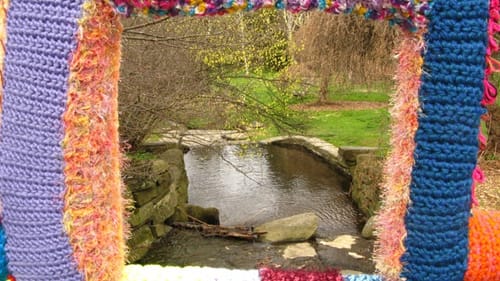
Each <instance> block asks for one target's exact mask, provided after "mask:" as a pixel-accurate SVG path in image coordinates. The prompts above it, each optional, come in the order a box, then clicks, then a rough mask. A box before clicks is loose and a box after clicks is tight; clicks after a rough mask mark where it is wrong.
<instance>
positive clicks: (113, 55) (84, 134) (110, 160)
mask: <svg viewBox="0 0 500 281" xmlns="http://www.w3.org/2000/svg"><path fill="white" fill-rule="evenodd" d="M79 24H80V28H79V32H78V34H77V36H78V45H77V48H76V50H75V52H74V53H73V56H72V58H71V64H70V71H71V74H70V81H69V94H68V100H67V108H66V112H65V113H64V117H63V118H64V125H65V136H64V140H63V149H64V159H65V162H66V166H65V169H64V173H65V176H66V178H65V183H66V188H67V190H66V193H65V210H64V212H65V213H64V225H65V229H66V231H67V232H68V235H69V238H70V243H71V245H72V247H73V252H74V257H75V259H76V261H77V264H78V267H79V270H80V271H81V272H82V273H83V274H84V276H85V280H96V281H97V280H98V281H108V280H109V281H116V280H120V279H121V275H122V271H123V269H124V265H125V254H126V253H125V251H126V250H125V232H126V231H127V230H126V229H124V214H125V211H124V201H123V199H122V182H121V178H120V159H121V155H120V149H119V140H118V110H117V107H118V105H117V95H118V79H119V66H120V55H121V53H120V40H121V32H122V26H121V24H120V22H119V19H118V17H117V15H116V14H115V12H114V10H113V8H112V7H111V6H110V5H108V4H105V3H104V1H103V0H90V1H87V2H85V3H84V5H83V18H82V19H81V20H80V21H79Z"/></svg>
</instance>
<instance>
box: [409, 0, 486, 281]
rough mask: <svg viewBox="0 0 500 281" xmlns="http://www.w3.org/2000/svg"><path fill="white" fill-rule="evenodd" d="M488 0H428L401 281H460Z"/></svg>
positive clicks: (474, 159) (479, 111) (465, 250)
mask: <svg viewBox="0 0 500 281" xmlns="http://www.w3.org/2000/svg"><path fill="white" fill-rule="evenodd" d="M488 8H489V1H488V0H455V1H445V0H442V1H433V6H432V9H431V11H430V13H429V14H428V17H429V24H428V33H427V34H426V36H425V42H426V47H425V54H424V65H423V69H424V74H423V75H422V86H421V88H420V92H419V101H420V108H421V112H420V113H419V116H418V130H417V132H416V135H415V141H416V147H415V153H414V155H415V165H414V167H413V171H412V182H411V185H410V202H411V203H410V205H409V208H408V212H407V215H406V218H405V223H406V230H407V236H406V239H405V241H404V243H405V244H404V245H405V247H406V252H405V253H404V255H403V257H402V262H403V264H404V267H403V271H402V273H401V276H402V277H403V278H407V280H447V281H461V280H463V278H464V274H465V270H466V269H467V256H468V245H469V241H468V232H469V231H468V223H469V216H470V206H471V185H472V179H471V175H472V172H473V170H474V168H475V166H476V162H477V154H478V148H479V143H478V134H479V130H478V128H479V121H480V117H481V115H482V114H483V113H484V109H483V108H482V107H481V99H482V97H483V80H484V65H485V64H486V61H485V56H486V42H487V34H486V30H487V20H488Z"/></svg>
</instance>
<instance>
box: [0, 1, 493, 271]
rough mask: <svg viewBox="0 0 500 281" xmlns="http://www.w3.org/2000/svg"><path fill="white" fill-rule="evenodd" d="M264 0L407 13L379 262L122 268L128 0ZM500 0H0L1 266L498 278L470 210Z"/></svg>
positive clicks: (291, 6) (136, 9)
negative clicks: (359, 268)
mask: <svg viewBox="0 0 500 281" xmlns="http://www.w3.org/2000/svg"><path fill="white" fill-rule="evenodd" d="M266 7H275V8H284V9H287V10H289V11H292V12H299V11H308V10H312V9H319V10H323V11H325V12H328V13H333V14H339V13H356V14H360V15H362V16H364V17H365V18H367V19H376V20H387V21H388V22H389V23H390V24H392V25H397V26H399V27H400V28H401V29H402V32H401V34H402V35H401V36H402V38H401V44H400V46H399V48H398V49H397V54H398V56H397V58H398V61H399V66H398V70H397V73H396V82H397V87H396V91H395V93H394V95H393V97H392V105H393V107H392V109H391V112H390V113H391V116H392V118H393V122H392V127H391V146H392V148H391V151H390V153H389V155H388V157H387V160H386V165H385V169H384V183H383V186H382V193H383V196H382V197H383V202H382V208H381V211H380V212H379V214H377V218H376V228H377V236H378V239H377V242H376V251H375V261H376V267H377V271H378V275H359V276H341V275H340V274H339V273H338V272H336V271H328V272H303V271H279V270H273V269H261V270H260V271H252V272H245V271H224V270H220V271H217V270H208V269H207V270H206V271H204V269H199V268H191V269H189V268H188V269H172V268H161V267H137V266H135V267H127V268H126V267H125V255H126V249H125V237H126V232H127V227H126V223H125V212H124V207H123V206H124V204H123V202H124V201H123V199H122V198H123V197H122V183H121V180H120V159H121V156H120V150H119V142H118V114H117V112H118V111H117V95H118V87H117V84H118V79H119V64H120V38H121V31H122V28H121V24H120V21H119V15H120V14H121V15H124V16H130V15H136V14H139V13H142V14H146V15H150V16H155V17H158V16H192V15H196V16H202V15H222V14H226V13H232V12H235V11H252V10H256V9H260V8H266ZM499 10H500V1H499V0H490V1H488V0H455V1H449V0H433V1H428V0H370V1H367V0H305V1H302V0H301V1H299V0H287V1H283V0H187V1H184V0H113V1H112V0H74V1H58V0H44V1H39V0H29V1H28V0H8V1H7V0H0V117H1V118H0V196H1V202H2V206H3V211H2V224H3V226H4V227H5V235H4V232H3V231H2V230H1V229H0V280H5V275H6V274H7V271H8V272H10V273H12V275H13V276H15V277H16V278H17V279H18V280H100V281H101V280H102V281H107V280H113V281H118V280H172V279H170V277H169V276H170V275H172V278H177V277H179V276H181V275H182V274H187V275H188V276H190V277H189V278H191V279H187V280H196V279H193V278H194V277H193V276H194V275H193V274H195V273H196V274H199V276H201V277H200V278H213V279H208V280H236V279H224V278H222V277H218V276H217V274H226V275H229V276H231V275H234V276H236V275H237V276H241V278H243V279H242V280H257V279H259V280H381V279H382V278H384V280H401V279H405V280H457V281H458V280H500V246H499V244H500V242H499V241H500V231H499V225H500V215H499V213H498V212H494V211H490V212H487V211H480V210H476V209H473V210H472V211H471V206H472V205H474V204H475V201H474V196H473V195H474V194H473V191H474V187H475V182H476V181H480V180H481V175H482V173H481V171H480V169H479V168H478V167H477V155H478V152H479V147H480V145H481V144H482V143H483V142H484V137H483V136H482V135H481V134H480V130H479V127H480V118H481V115H482V114H484V113H485V110H484V105H487V104H491V103H493V102H494V100H495V97H496V88H495V87H494V86H493V85H492V84H491V83H490V82H489V76H490V75H491V74H492V73H493V72H495V71H498V69H500V67H499V66H500V63H499V62H497V61H495V60H494V59H493V57H492V55H493V53H495V52H497V51H498V50H499V46H498V44H497V42H496V40H495V34H496V33H498V32H500V24H499V21H500V13H499ZM5 241H6V245H5V252H6V257H5V255H4V247H3V244H4V243H5ZM6 259H7V260H8V265H7V262H6ZM152 268H154V270H151V269H152ZM207 272H210V274H213V275H210V277H208V275H206V274H207ZM179 274H180V275H179ZM189 274H191V275H189ZM173 276H177V277H173ZM204 280H207V279H204Z"/></svg>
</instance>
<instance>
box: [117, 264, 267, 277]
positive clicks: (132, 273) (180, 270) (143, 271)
mask: <svg viewBox="0 0 500 281" xmlns="http://www.w3.org/2000/svg"><path fill="white" fill-rule="evenodd" d="M122 281H260V277H259V271H258V270H256V269H251V270H240V269H226V268H210V267H191V266H190V267H175V266H160V265H145V266H142V265H135V264H134V265H127V266H126V267H125V271H124V274H123V279H122Z"/></svg>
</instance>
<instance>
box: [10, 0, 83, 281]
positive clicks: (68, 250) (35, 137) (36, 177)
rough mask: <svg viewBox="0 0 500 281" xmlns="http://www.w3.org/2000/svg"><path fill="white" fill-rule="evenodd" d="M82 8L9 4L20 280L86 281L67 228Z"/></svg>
mask: <svg viewBox="0 0 500 281" xmlns="http://www.w3.org/2000/svg"><path fill="white" fill-rule="evenodd" d="M81 6H82V2H81V1H79V0H74V1H59V0H44V1H19V0H17V1H16V0H15V1H9V7H8V8H9V9H8V20H7V32H8V36H7V37H8V38H7V43H6V55H5V61H4V72H3V74H4V75H3V78H4V81H5V83H4V85H3V86H4V88H3V104H2V106H3V112H2V124H1V132H2V133H1V142H0V151H1V154H0V194H1V197H2V203H3V213H2V215H3V218H2V224H3V226H4V227H5V232H6V234H7V244H6V252H7V258H8V261H9V264H8V268H9V271H10V272H12V273H13V275H14V276H16V278H18V279H19V280H23V281H24V280H33V281H39V280H52V281H81V280H83V278H84V277H83V275H82V274H81V273H80V272H79V271H78V270H77V267H76V264H75V262H74V260H73V258H72V255H73V250H72V247H71V245H70V241H69V238H68V236H67V235H66V233H65V229H64V226H63V213H62V210H63V208H64V201H63V198H62V197H63V193H64V191H65V185H64V173H63V168H64V165H65V163H64V161H63V151H62V147H61V141H62V138H63V126H62V122H61V116H62V115H63V113H64V110H65V107H66V99H67V93H68V79H69V67H68V61H69V59H70V56H71V53H72V52H73V51H74V49H75V47H76V38H75V35H76V33H77V30H78V25H77V21H78V19H79V18H81Z"/></svg>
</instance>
